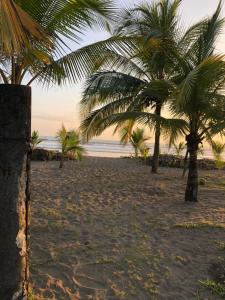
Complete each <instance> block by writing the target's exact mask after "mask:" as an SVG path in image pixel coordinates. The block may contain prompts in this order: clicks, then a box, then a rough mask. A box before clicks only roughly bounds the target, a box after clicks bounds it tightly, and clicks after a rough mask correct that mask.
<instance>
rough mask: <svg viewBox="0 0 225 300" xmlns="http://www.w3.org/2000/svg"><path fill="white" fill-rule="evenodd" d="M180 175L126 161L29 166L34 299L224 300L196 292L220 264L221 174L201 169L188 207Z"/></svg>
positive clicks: (224, 232)
mask: <svg viewBox="0 0 225 300" xmlns="http://www.w3.org/2000/svg"><path fill="white" fill-rule="evenodd" d="M181 173H182V170H177V169H167V168H162V169H160V174H159V175H154V176H153V175H152V174H151V173H150V167H149V166H146V165H143V164H142V163H140V162H136V161H135V160H131V159H119V158H116V159H113V158H94V157H93V158H87V159H85V160H84V161H82V162H81V163H77V162H66V164H65V168H64V169H62V170H60V169H59V168H58V162H32V232H31V234H32V238H31V266H30V272H31V280H32V285H33V294H34V295H35V296H34V298H33V299H38V300H40V299H57V300H61V299H62V300H67V299H68V300H69V299H70V300H77V299H81V300H88V299H95V300H103V299H104V300H105V299H107V300H108V299H109V300H111V299H115V300H116V299H128V300H151V299H159V300H161V299H162V300H164V299H165V300H183V299H184V300H192V299H204V300H206V299H209V300H216V299H221V298H220V297H219V296H217V295H213V294H212V293H211V292H210V291H208V290H206V289H205V288H203V287H202V285H201V284H200V280H205V279H208V278H211V277H210V276H212V274H211V273H210V269H212V264H213V263H215V262H217V261H218V257H225V251H224V250H223V251H222V250H221V248H223V247H221V245H223V243H224V242H225V172H224V171H201V172H200V177H203V178H205V179H206V185H205V186H200V191H199V203H197V204H187V203H184V200H183V198H184V190H185V184H186V179H185V180H183V179H182V178H181Z"/></svg>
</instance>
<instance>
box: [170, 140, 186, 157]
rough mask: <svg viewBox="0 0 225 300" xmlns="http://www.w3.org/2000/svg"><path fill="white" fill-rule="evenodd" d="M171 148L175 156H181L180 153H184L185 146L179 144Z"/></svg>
mask: <svg viewBox="0 0 225 300" xmlns="http://www.w3.org/2000/svg"><path fill="white" fill-rule="evenodd" d="M173 147H174V150H175V154H176V155H177V156H181V155H182V152H183V151H184V149H185V147H186V146H185V143H184V142H179V143H178V144H176V143H173Z"/></svg>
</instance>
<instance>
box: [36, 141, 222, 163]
mask: <svg viewBox="0 0 225 300" xmlns="http://www.w3.org/2000/svg"><path fill="white" fill-rule="evenodd" d="M41 139H42V140H43V141H42V142H41V143H40V144H39V145H38V147H40V148H43V149H47V150H55V151H60V144H59V142H58V139H57V138H55V137H51V136H44V137H41ZM83 147H84V148H85V149H86V152H87V155H88V156H98V157H125V156H131V155H133V154H134V150H133V148H132V146H131V144H127V145H126V146H123V145H121V144H120V143H119V141H111V140H98V139H93V140H90V141H89V142H88V143H87V144H83ZM148 147H149V148H150V153H151V154H152V152H153V148H154V144H153V143H149V144H148ZM161 154H174V149H173V148H171V149H169V148H168V145H166V144H162V145H161ZM202 157H204V158H211V159H213V154H212V151H211V150H210V148H207V147H204V154H203V155H202V154H199V158H202ZM224 159H225V155H224Z"/></svg>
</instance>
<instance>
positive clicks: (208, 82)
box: [171, 2, 225, 202]
mask: <svg viewBox="0 0 225 300" xmlns="http://www.w3.org/2000/svg"><path fill="white" fill-rule="evenodd" d="M220 12H221V2H220V3H219V6H218V8H217V10H216V12H215V13H214V14H213V16H212V17H211V18H207V19H205V20H204V21H203V22H201V23H199V24H197V25H195V26H193V27H192V28H191V29H190V30H189V31H188V32H187V35H189V34H190V35H191V33H193V32H196V28H197V29H198V32H197V34H196V35H195V37H194V38H192V42H191V43H190V45H189V47H188V49H187V55H188V56H189V59H190V63H189V67H190V70H189V72H187V73H186V74H185V79H184V80H183V82H182V83H181V84H180V85H179V86H178V89H177V92H176V93H177V94H176V97H175V100H174V101H173V103H172V105H171V108H172V110H173V111H174V112H175V114H176V115H179V116H180V117H182V118H183V119H184V120H185V121H186V134H185V135H186V142H187V150H188V153H189V173H188V181H187V187H186V193H185V200H186V201H188V202H189V201H191V202H196V201H197V200H198V167H197V155H198V150H199V148H200V145H201V144H202V143H203V141H204V140H205V139H207V138H208V137H212V136H213V135H215V134H217V133H218V132H220V133H222V132H223V130H224V128H225V122H224V118H225V109H224V108H225V96H224V94H223V89H224V83H225V62H224V57H223V56H221V55H215V54H214V49H215V41H216V39H217V37H218V35H219V33H220V32H221V30H222V28H223V25H224V19H222V18H221V17H220ZM192 36H193V34H192Z"/></svg>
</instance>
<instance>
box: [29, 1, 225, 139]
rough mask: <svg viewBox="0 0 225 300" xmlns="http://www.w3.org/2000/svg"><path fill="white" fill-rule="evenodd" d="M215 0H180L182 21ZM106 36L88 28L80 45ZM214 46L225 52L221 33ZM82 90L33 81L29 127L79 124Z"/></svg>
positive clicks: (47, 130)
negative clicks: (45, 86)
mask: <svg viewBox="0 0 225 300" xmlns="http://www.w3.org/2000/svg"><path fill="white" fill-rule="evenodd" d="M138 2H142V1H134V0H132V1H124V2H121V1H120V2H119V4H118V5H119V6H120V7H122V6H124V5H126V6H128V5H132V4H133V3H138ZM217 3H218V1H217V0H183V3H182V5H181V9H180V13H181V15H182V20H183V23H184V25H185V26H189V25H190V24H192V23H193V22H196V21H198V20H200V19H202V18H203V17H205V16H207V15H210V14H212V13H213V12H214V10H215V9H216V6H217ZM224 7H225V4H224ZM224 11H225V9H224V10H223V15H225V13H224ZM107 37H108V35H107V33H105V32H99V31H98V32H97V31H91V30H89V31H88V32H86V34H85V35H84V36H83V43H81V44H80V45H79V47H82V45H86V44H89V43H93V42H96V41H98V40H102V39H104V38H107ZM77 48H78V46H77ZM74 50H75V48H74ZM217 50H218V51H220V52H225V37H224V36H222V37H221V39H220V41H218V44H217ZM81 92H82V83H80V84H77V85H73V86H64V87H57V86H54V87H52V88H50V89H48V90H47V89H46V88H42V87H41V86H37V85H33V89H32V93H33V109H32V129H35V130H38V131H39V133H40V135H42V136H43V135H45V136H46V135H50V136H54V135H55V133H56V131H57V129H58V128H59V127H60V126H61V124H62V123H64V124H65V125H66V126H67V127H68V129H71V128H76V127H78V126H79V105H78V103H79V101H80V99H81ZM101 138H104V139H112V136H111V130H108V131H106V132H105V133H104V134H103V135H102V136H101ZM115 138H116V137H114V139H115Z"/></svg>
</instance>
